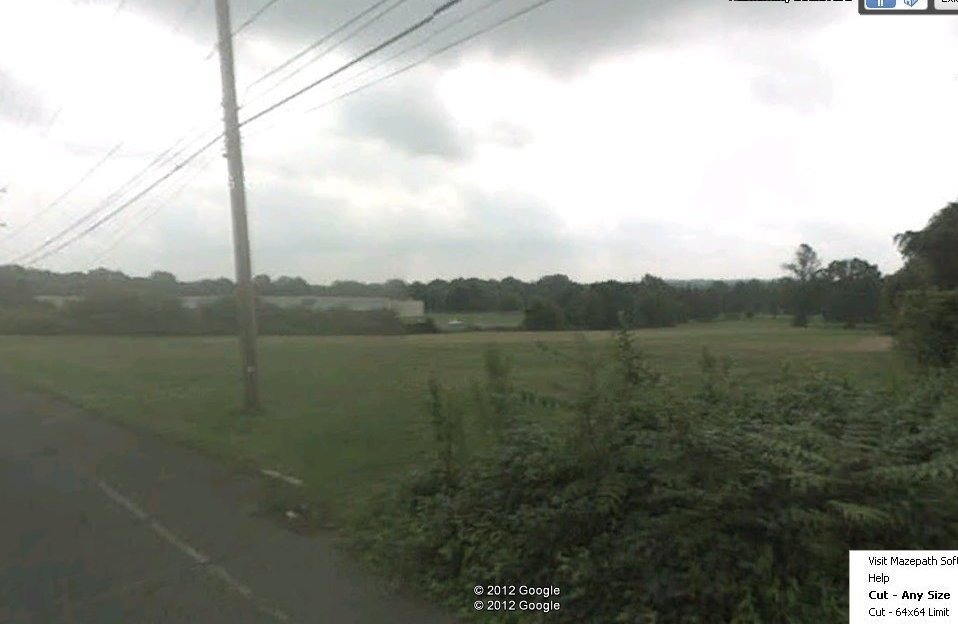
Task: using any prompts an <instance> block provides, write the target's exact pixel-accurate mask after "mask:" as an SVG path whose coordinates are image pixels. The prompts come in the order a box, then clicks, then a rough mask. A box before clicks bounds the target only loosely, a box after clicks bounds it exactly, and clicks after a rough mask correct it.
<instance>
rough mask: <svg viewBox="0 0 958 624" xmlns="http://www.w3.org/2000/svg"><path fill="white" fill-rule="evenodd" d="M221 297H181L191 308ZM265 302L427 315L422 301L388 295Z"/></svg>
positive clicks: (265, 300)
mask: <svg viewBox="0 0 958 624" xmlns="http://www.w3.org/2000/svg"><path fill="white" fill-rule="evenodd" d="M220 298H221V297H215V296H199V297H180V300H181V301H182V302H183V305H184V306H185V307H187V308H190V309H196V308H201V307H203V306H205V305H209V304H211V303H213V302H215V301H216V300H217V299H220ZM260 300H261V301H262V302H263V303H267V304H269V305H274V306H276V307H279V308H286V309H288V308H303V307H305V308H309V309H310V310H334V309H337V308H344V309H346V310H356V311H369V310H393V311H394V312H395V313H396V314H397V315H398V316H399V317H400V318H415V317H419V316H425V315H426V306H425V304H424V303H423V302H422V301H415V300H412V299H387V298H386V297H316V296H309V295H306V296H296V297H278V296H277V297H270V296H267V297H260Z"/></svg>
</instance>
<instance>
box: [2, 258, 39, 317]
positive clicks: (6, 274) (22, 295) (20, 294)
mask: <svg viewBox="0 0 958 624" xmlns="http://www.w3.org/2000/svg"><path fill="white" fill-rule="evenodd" d="M18 268H19V267H3V269H0V308H19V307H23V306H26V305H30V304H32V303H34V299H33V292H32V290H31V288H30V283H29V282H28V281H27V279H26V277H25V276H24V275H23V274H22V271H20V270H18Z"/></svg>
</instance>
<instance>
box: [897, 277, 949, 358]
mask: <svg viewBox="0 0 958 624" xmlns="http://www.w3.org/2000/svg"><path fill="white" fill-rule="evenodd" d="M896 326H897V330H898V332H897V335H896V342H897V344H898V346H899V348H901V349H902V350H904V351H905V352H907V353H909V354H910V355H911V356H912V357H913V358H914V359H915V361H917V362H918V364H919V365H921V366H923V367H945V366H949V365H951V364H953V363H954V362H955V355H956V353H958V290H949V291H941V290H937V289H928V290H915V291H908V292H906V293H904V294H902V295H900V297H899V308H898V316H897V323H896Z"/></svg>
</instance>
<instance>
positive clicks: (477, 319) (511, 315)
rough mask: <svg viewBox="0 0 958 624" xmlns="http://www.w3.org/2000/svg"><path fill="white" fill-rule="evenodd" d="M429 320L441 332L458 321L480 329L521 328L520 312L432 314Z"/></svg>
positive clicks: (521, 317)
mask: <svg viewBox="0 0 958 624" xmlns="http://www.w3.org/2000/svg"><path fill="white" fill-rule="evenodd" d="M429 318H431V319H432V320H434V321H435V322H436V325H437V326H438V327H439V329H440V330H442V331H448V330H449V327H450V326H449V323H450V322H453V321H460V322H462V323H465V324H466V325H471V326H474V327H478V328H480V329H519V327H521V326H522V319H523V314H522V312H460V313H454V312H449V313H438V314H437V313H433V314H430V315H429Z"/></svg>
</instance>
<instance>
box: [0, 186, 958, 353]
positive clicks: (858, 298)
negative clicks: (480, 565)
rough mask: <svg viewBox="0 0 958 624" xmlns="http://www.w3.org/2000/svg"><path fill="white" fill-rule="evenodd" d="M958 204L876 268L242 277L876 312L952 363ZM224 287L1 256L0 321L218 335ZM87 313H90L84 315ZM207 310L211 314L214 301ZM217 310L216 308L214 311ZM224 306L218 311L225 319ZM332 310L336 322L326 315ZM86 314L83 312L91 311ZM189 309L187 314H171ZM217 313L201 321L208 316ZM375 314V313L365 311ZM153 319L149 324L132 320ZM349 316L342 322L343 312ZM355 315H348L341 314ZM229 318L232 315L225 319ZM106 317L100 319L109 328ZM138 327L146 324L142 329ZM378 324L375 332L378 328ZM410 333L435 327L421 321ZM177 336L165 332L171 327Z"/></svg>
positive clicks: (916, 347)
mask: <svg viewBox="0 0 958 624" xmlns="http://www.w3.org/2000/svg"><path fill="white" fill-rule="evenodd" d="M956 206H958V204H955V203H952V204H949V205H948V206H947V207H946V208H944V209H942V210H941V211H939V213H937V214H936V215H935V216H934V217H933V218H932V219H931V221H930V222H929V223H928V224H927V226H926V227H925V228H924V229H922V230H918V231H909V232H904V233H901V234H899V235H897V236H896V237H895V241H896V244H897V245H898V247H899V249H900V251H901V253H902V255H903V257H904V259H905V266H904V267H903V268H902V269H901V270H900V271H898V272H897V273H895V274H893V275H887V276H883V275H882V273H881V271H880V270H879V269H878V267H877V266H876V265H874V264H872V263H870V262H868V261H867V260H864V259H861V258H844V259H837V260H833V261H831V262H829V263H828V264H825V261H824V260H823V259H822V258H821V257H820V256H819V255H818V253H817V252H816V251H815V250H814V249H813V248H812V247H811V246H810V245H808V244H802V245H800V246H799V247H798V249H797V250H796V251H795V254H794V257H793V258H792V259H791V260H790V261H788V262H785V263H784V264H783V265H782V267H781V268H782V270H783V273H784V275H783V276H782V277H781V278H778V279H772V280H758V279H750V280H738V281H702V280H698V281H691V282H682V281H666V280H664V279H662V278H660V277H656V276H653V275H646V276H645V277H643V278H642V279H641V280H638V281H633V282H621V281H613V280H610V281H604V282H597V283H592V284H582V283H577V282H575V281H573V280H572V279H570V278H569V277H568V276H566V275H561V274H557V275H548V276H545V277H542V278H540V279H538V280H535V281H528V282H527V281H522V280H519V279H516V278H514V277H507V278H505V279H501V280H496V279H479V278H458V279H453V280H442V279H436V280H432V281H430V282H422V281H414V282H405V281H403V280H399V279H393V280H389V281H386V282H383V283H375V284H366V283H361V282H356V281H336V282H333V283H332V284H329V285H315V284H310V283H308V282H307V281H306V280H304V279H303V278H300V277H289V276H280V277H278V278H275V279H273V278H271V277H270V276H268V275H258V276H256V277H255V278H254V285H255V290H256V293H257V295H258V297H260V298H262V297H269V296H317V297H318V296H343V297H387V298H393V299H405V298H412V299H417V300H420V301H423V302H424V304H425V309H426V313H427V315H428V314H435V313H464V312H521V313H523V315H524V322H523V327H524V328H525V329H528V330H562V329H572V330H604V329H615V328H619V327H621V326H623V325H624V326H625V327H627V328H644V327H669V326H674V325H678V324H681V323H686V322H690V321H712V320H717V319H721V318H740V317H752V316H755V315H771V316H778V315H789V316H791V318H792V321H793V324H794V325H796V326H807V325H808V323H809V319H810V318H812V317H815V316H820V317H822V318H823V319H824V320H825V321H827V322H834V323H839V324H842V325H844V326H847V327H855V326H857V325H861V324H874V323H881V324H882V325H883V326H884V328H885V329H886V330H888V331H892V332H896V333H897V334H899V336H900V343H901V344H902V345H903V346H905V347H906V348H907V349H909V350H911V351H913V352H914V353H915V356H916V358H918V359H919V360H920V361H922V362H928V363H938V362H945V361H951V359H952V358H953V355H954V350H955V348H954V344H955V342H956V339H955V336H954V333H955V331H956V330H955V327H956V326H958V322H956V316H958V312H956V307H958V306H956V299H955V291H956V288H958V269H956V268H955V267H956V266H958V255H956V254H958V252H956V251H955V250H956V249H958V238H956V237H958V215H956V213H958V208H956ZM234 288H235V285H234V283H233V282H232V281H231V280H229V279H227V278H219V279H204V280H197V281H180V280H178V279H177V278H176V276H174V275H173V274H171V273H167V272H164V271H156V272H153V273H152V274H150V275H149V276H147V277H132V276H128V275H126V274H124V273H122V272H118V271H110V270H107V269H103V268H100V269H96V270H93V271H89V272H86V273H79V272H75V273H62V274H60V273H53V272H50V271H41V270H36V269H29V268H24V267H19V266H5V267H0V332H6V333H20V332H25V333H35V332H37V331H47V332H51V333H52V332H54V331H57V332H72V331H83V330H84V328H85V330H86V331H92V329H91V328H94V327H96V328H99V329H98V330H97V331H98V332H103V331H107V326H108V325H109V326H110V327H113V328H115V329H114V331H115V333H124V332H126V331H132V330H131V329H130V328H132V327H138V328H141V331H140V333H143V332H147V331H149V332H152V333H171V332H172V329H170V325H171V324H172V325H175V326H176V327H179V328H180V329H179V330H177V331H178V333H216V332H226V331H227V330H226V329H224V328H225V327H227V325H228V324H227V323H226V321H224V320H223V318H226V316H228V314H231V313H232V314H235V310H234V311H233V312H229V310H230V306H231V305H232V303H231V302H230V301H229V298H230V297H232V295H233V293H234ZM39 295H60V296H75V297H81V298H82V301H80V302H74V303H72V304H71V305H69V306H67V307H66V308H65V309H64V310H63V311H56V310H52V309H50V308H49V307H43V306H41V305H39V304H38V303H37V301H36V296H39ZM198 295H205V296H214V297H219V298H222V299H223V301H220V302H218V303H217V306H214V308H213V310H202V311H199V312H196V313H194V312H191V311H188V310H185V309H182V305H181V304H180V303H179V300H178V297H184V296H198ZM258 305H259V308H260V316H261V317H262V320H261V323H260V329H261V330H262V331H263V332H264V333H276V332H280V333H329V332H333V333H335V332H342V331H348V332H361V333H366V332H373V333H374V332H375V331H380V332H382V333H390V334H391V333H397V332H399V330H400V329H401V327H402V325H401V323H400V322H399V321H398V319H394V318H393V319H391V320H386V319H387V318H390V314H388V313H377V314H378V316H377V314H368V313H367V314H363V313H349V312H348V311H346V310H339V311H336V312H335V314H333V313H332V312H323V313H321V312H312V313H310V312H308V311H307V310H305V309H304V310H292V311H284V310H282V309H279V308H277V307H276V306H270V305H268V304H266V303H265V302H263V301H262V299H260V301H259V304H258ZM90 310H99V311H98V312H96V313H93V312H89V311H90ZM217 310H218V311H217ZM217 314H219V315H220V317H222V318H219V317H216V315H217ZM224 315H226V316H224ZM333 316H335V320H333ZM94 317H95V318H96V319H99V320H96V321H94V320H90V319H92V318H94ZM187 317H192V318H191V319H190V320H189V322H186V321H183V320H182V319H185V318H187ZM214 317H216V318H219V320H216V321H211V320H209V319H210V318H214ZM373 317H376V318H377V319H378V320H377V321H376V322H371V321H370V320H369V319H371V318H373ZM149 318H157V319H180V320H178V321H176V322H175V323H174V322H173V321H163V322H162V323H161V322H159V320H158V321H157V322H156V323H151V322H148V321H147V320H145V319H149ZM346 319H352V320H348V321H347V320H346ZM354 321H355V322H354ZM229 322H230V323H234V322H235V320H231V321H229ZM111 324H112V325H111ZM143 328H146V329H143ZM377 328H378V329H377ZM416 330H417V331H420V330H421V331H434V327H433V326H432V325H430V324H429V323H423V324H421V325H419V326H418V328H417V329H416ZM174 333H176V332H174Z"/></svg>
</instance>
